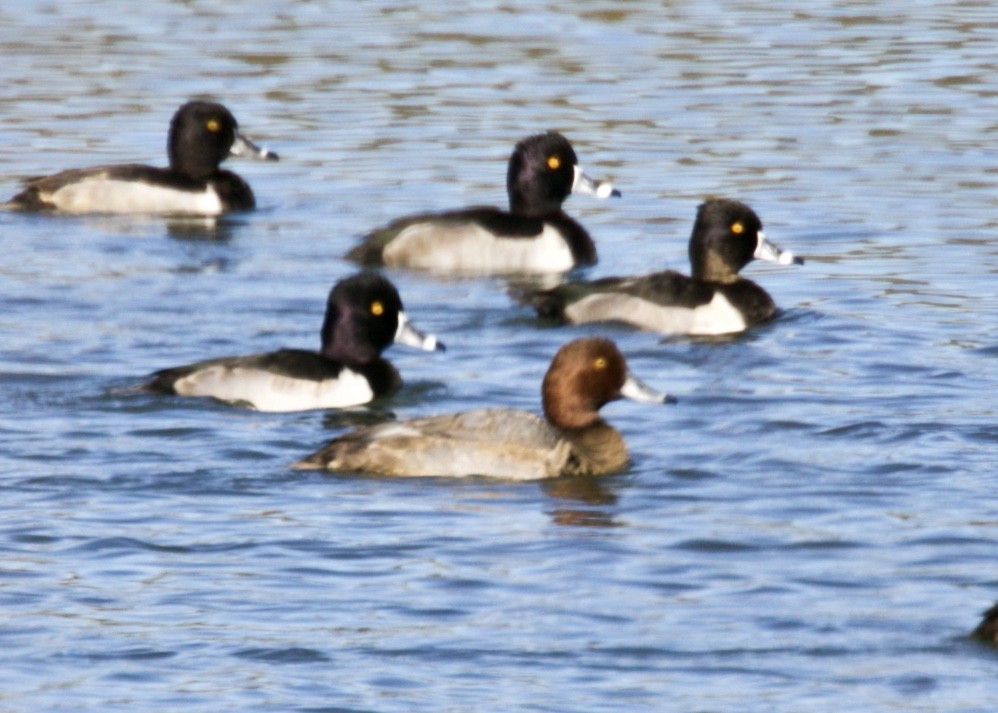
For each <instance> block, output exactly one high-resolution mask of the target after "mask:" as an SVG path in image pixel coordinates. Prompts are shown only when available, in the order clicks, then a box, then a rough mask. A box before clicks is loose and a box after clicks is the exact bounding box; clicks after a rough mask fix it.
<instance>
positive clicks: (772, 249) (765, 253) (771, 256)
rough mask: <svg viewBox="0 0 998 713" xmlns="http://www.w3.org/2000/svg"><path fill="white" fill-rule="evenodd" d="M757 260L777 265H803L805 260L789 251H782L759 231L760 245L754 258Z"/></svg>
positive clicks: (757, 246)
mask: <svg viewBox="0 0 998 713" xmlns="http://www.w3.org/2000/svg"><path fill="white" fill-rule="evenodd" d="M752 257H754V258H755V259H756V260H765V261H766V262H775V263H776V264H777V265H803V264H804V258H802V257H797V256H796V255H794V254H793V253H792V252H790V251H789V250H780V249H779V248H778V247H776V245H774V244H773V243H771V242H769V240H767V239H766V234H765V233H763V232H762V231H761V230H760V231H759V243H758V244H757V245H756V248H755V254H754V255H753V256H752Z"/></svg>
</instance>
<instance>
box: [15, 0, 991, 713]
mask: <svg viewBox="0 0 998 713" xmlns="http://www.w3.org/2000/svg"><path fill="white" fill-rule="evenodd" d="M125 8H126V6H125V5H122V4H121V3H107V2H88V3H50V4H45V3H40V4H36V5H35V6H34V7H33V8H32V9H28V7H27V6H22V5H20V4H8V5H4V6H2V7H0V47H2V48H3V62H2V64H0V100H2V106H3V111H2V113H3V119H2V121H0V145H2V149H0V190H2V192H3V194H4V197H6V196H7V195H10V194H13V192H14V191H15V190H16V188H17V181H18V180H19V179H20V178H21V177H24V176H28V175H35V174H41V173H46V172H50V171H53V170H56V169H59V168H64V167H71V166H83V165H90V164H95V163H102V162H111V161H133V160H141V161H148V162H155V163H160V162H162V161H163V160H164V159H163V153H164V151H163V148H164V140H165V130H166V124H167V122H168V120H169V117H170V115H171V114H172V112H173V110H174V109H175V107H176V106H177V105H179V104H180V103H181V102H182V101H184V100H185V99H187V98H190V97H193V96H213V97H216V98H218V99H220V100H222V101H224V102H226V103H227V104H228V105H229V106H230V107H231V108H232V109H233V110H234V112H235V113H236V115H237V117H238V118H239V120H240V122H241V125H242V127H243V128H244V129H245V131H246V132H247V133H248V134H249V135H251V136H252V137H254V138H255V139H257V140H258V141H259V142H261V143H263V144H265V145H267V146H269V147H270V148H272V149H274V150H276V151H278V152H279V153H280V154H281V155H282V157H283V159H284V160H283V161H282V162H281V163H279V164H252V163H238V164H237V163H235V162H234V163H233V165H232V168H234V169H235V170H237V171H239V172H240V173H241V174H242V175H244V176H245V177H246V178H247V179H248V180H250V182H251V183H252V184H253V186H254V189H255V190H256V193H257V196H258V199H259V201H260V203H261V209H260V210H259V211H257V212H256V213H254V214H252V215H250V216H244V217H239V218H236V219H233V220H231V221H226V222H225V223H224V224H223V225H222V226H219V227H216V228H204V227H200V226H197V225H190V224H187V225H177V224H170V223H167V222H164V221H162V220H156V219H141V218H121V219H117V218H82V219H60V218H44V217H37V216H21V215H10V214H4V215H0V249H2V257H0V335H2V339H0V395H2V398H0V485H2V489H3V497H2V500H0V548H2V559H0V617H2V619H0V645H2V651H3V653H2V654H0V662H2V665H0V710H3V711H5V712H6V711H12V712H15V711H16V712H22V711H23V712H27V711H43V710H44V711H80V710H94V711H98V710H99V711H112V710H147V711H152V710H156V711H160V710H184V711H188V712H191V713H193V712H194V711H220V710H240V711H413V710H432V711H455V712H456V711H498V710H524V711H559V712H561V711H635V710H642V711H666V710H676V711H801V710H814V711H872V710H877V711H881V710H883V711H887V710H903V711H972V710H991V709H992V708H993V706H994V701H995V700H996V694H998V675H996V668H998V652H996V651H995V650H993V649H988V648H984V647H980V646H977V645H975V644H973V643H971V642H969V641H968V640H967V639H966V637H965V634H966V632H967V631H969V630H970V629H971V628H972V627H973V626H974V625H975V623H976V620H977V618H978V615H979V613H980V612H981V611H983V610H984V609H985V608H986V607H988V606H989V605H990V604H992V603H993V602H994V601H995V600H998V568H996V557H995V553H996V539H998V504H996V499H995V483H996V465H998V456H996V453H998V428H996V422H995V418H996V401H995V392H996V390H998V365H996V358H998V319H996V316H998V288H996V285H998V248H996V247H995V229H996V227H998V220H996V217H995V216H996V206H998V192H996V185H998V178H996V171H998V169H996V165H998V162H996V160H995V159H996V156H998V153H996V150H995V140H996V135H998V119H996V116H998V112H996V108H998V104H996V101H998V80H996V76H998V71H996V70H998V54H996V50H995V42H994V37H995V35H996V32H998V10H996V9H995V8H994V7H993V5H992V4H991V3H985V2H970V1H966V2H879V3H878V2H862V3H855V2H826V1H821V0H819V1H818V2H806V3H792V4H783V3H769V4H760V3H749V2H731V3H715V2H704V1H700V2H696V3H692V2H691V3H678V2H663V3H657V2H650V1H640V2H629V3H618V2H609V1H607V2H574V3H560V2H544V3H534V2H520V1H519V0H512V1H510V2H493V1H491V0H485V1H484V2H475V3H470V4H466V5H464V6H460V7H452V6H451V4H439V5H438V6H426V4H425V3H413V4H405V3H394V2H377V3H353V2H318V1H317V2H291V3H284V4H278V5H275V4H273V3H263V2H256V1H255V0H245V1H244V2H242V3H225V4H221V3H207V2H162V1H155V0H154V1H150V2H144V3H129V4H128V5H127V10H126V9H125ZM547 128H557V129H560V130H561V131H563V132H564V133H566V134H567V135H568V136H569V137H570V138H571V139H572V140H573V141H574V143H575V145H576V149H577V151H578V153H579V155H580V157H581V159H582V162H583V164H584V165H585V166H586V167H587V169H589V170H590V172H591V173H593V174H595V175H599V176H603V177H607V178H611V179H612V180H614V181H615V182H616V183H617V184H618V186H619V187H620V188H621V189H622V190H623V192H624V198H623V199H622V200H620V201H617V202H612V203H611V202H605V203H601V202H596V201H593V200H590V199H586V198H584V197H577V198H572V199H571V201H570V202H569V206H568V207H569V210H570V211H571V212H572V213H573V214H574V215H576V216H578V217H579V218H580V220H582V221H583V222H584V223H585V224H586V225H587V226H588V227H589V228H590V230H591V232H592V233H593V235H594V236H595V238H596V241H597V243H598V246H599V249H600V254H601V262H600V264H599V265H598V266H597V267H596V268H594V269H593V270H591V271H590V274H591V275H594V276H595V275H608V274H622V273H628V272H640V271H645V270H649V269H651V268H652V267H656V268H664V267H673V268H679V269H685V267H686V257H685V255H686V248H685V244H686V238H687V236H688V234H689V229H690V225H691V223H692V218H693V214H694V211H695V208H696V205H697V203H698V202H699V201H700V200H702V198H703V197H704V196H707V195H724V196H730V197H737V198H741V199H743V200H745V201H747V202H749V203H750V204H752V205H753V206H754V207H755V208H756V209H757V210H758V212H759V213H760V214H761V216H762V218H763V220H764V222H765V223H766V229H767V234H768V235H769V236H770V237H771V238H773V239H774V240H775V241H776V242H777V243H779V244H780V245H782V246H783V247H785V248H789V249H792V250H794V251H795V252H797V253H799V254H802V255H805V256H806V257H807V258H808V263H807V265H805V266H804V267H803V268H800V269H786V268H783V269H781V268H769V267H765V266H759V265H753V266H751V267H750V268H749V269H748V273H749V275H750V276H751V277H753V278H755V279H757V280H758V281H759V282H760V283H762V284H763V285H765V286H766V287H767V289H769V290H770V292H771V293H772V294H773V295H774V297H775V299H776V300H777V302H778V303H779V304H780V305H781V306H782V307H783V308H784V310H785V311H784V313H783V314H782V315H781V317H780V318H779V319H778V320H777V321H776V322H774V323H772V324H770V325H767V326H766V327H764V328H762V329H759V330H757V331H755V332H753V333H751V334H749V335H747V336H744V337H742V338H739V339H734V340H730V341H725V342H720V343H712V342H702V341H691V340H685V339H678V340H669V341H660V340H659V339H658V338H657V337H655V336H654V335H650V334H643V333H637V332H633V331H630V330H627V329H624V328H621V327H601V328H597V327H592V328H589V327H586V328H579V327H577V328H566V329H555V328H551V326H550V325H543V324H538V323H537V322H536V321H535V320H534V318H533V317H532V315H531V314H530V313H528V312H527V311H526V310H524V309H522V308H520V307H517V306H515V305H513V304H512V303H511V301H510V300H509V299H508V298H507V297H506V295H505V294H504V292H503V285H502V284H501V283H500V282H498V281H494V280H470V281H441V280H435V279H431V278H428V277H424V276H420V275H414V274H406V273H393V274H391V277H392V279H393V280H395V281H396V283H397V284H398V285H399V287H400V290H401V292H402V295H403V299H404V300H405V302H406V304H407V308H408V311H409V313H410V316H411V317H412V318H413V320H414V321H416V322H417V323H418V324H419V325H420V326H422V327H424V328H425V329H428V330H431V331H434V332H436V333H437V334H438V335H439V336H440V337H441V338H443V339H444V340H446V341H447V343H448V346H449V347H450V349H449V351H448V352H447V353H446V354H444V355H429V354H423V353H417V352H412V351H407V350H404V349H395V350H392V352H391V356H392V359H393V360H394V361H395V363H396V364H397V365H398V366H399V368H400V369H401V370H402V372H403V374H404V375H405V377H406V379H407V386H406V388H405V390H404V391H403V392H402V393H401V394H400V395H399V396H398V397H397V398H396V399H394V400H392V401H390V402H388V403H386V404H384V405H382V406H381V407H380V408H377V409H372V410H365V409H361V410H358V411H356V412H351V413H346V414H342V413H339V414H338V413H304V414H290V415H288V414H258V413H252V412H246V411H241V410H238V409H233V408H229V407H225V406H222V405H218V404H212V403H203V402H200V401H184V400H175V399H174V400H171V399H161V398H153V397H150V396H144V395H136V394H134V393H131V392H130V391H129V390H128V389H129V387H130V386H132V385H133V384H135V383H136V382H137V381H139V379H140V378H141V377H142V376H143V375H144V374H146V373H147V372H149V371H151V370H152V369H155V368H159V367H163V366H169V365H174V364H179V363H184V362H186V361H190V360H194V359H197V358H202V357H207V356H216V355H223V354H232V353H249V352H253V351H257V350H266V349H271V348H275V347H277V346H281V345H294V346H303V347H307V346H310V345H315V344H316V342H317V339H318V334H317V332H318V327H319V325H320V320H321V315H322V308H323V303H324V298H325V293H326V291H327V290H328V288H329V286H330V285H331V284H332V283H333V282H334V281H335V280H337V279H338V278H340V277H342V276H344V275H346V274H348V273H349V272H351V271H352V267H351V266H350V265H348V264H346V263H344V262H343V261H342V260H341V259H340V256H341V255H342V254H343V253H344V252H345V251H346V249H347V248H348V247H349V246H351V245H352V244H353V242H354V240H355V238H356V236H357V235H359V234H360V233H362V232H363V231H364V230H365V229H368V228H370V227H373V226H376V225H378V224H381V223H383V222H385V221H386V220H387V219H389V218H391V217H393V216H397V215H401V214H404V213H406V212H410V211H413V210H417V209H430V208H440V209H443V208H451V207H457V206H461V205H467V204H477V203H502V202H503V201H504V199H505V197H504V195H503V185H504V177H505V160H506V157H507V155H508V153H509V150H510V148H511V146H512V144H513V143H514V142H515V141H516V140H518V139H519V138H521V137H522V136H524V135H527V134H530V133H533V132H536V131H539V130H543V129H547ZM588 333H605V334H610V335H611V336H612V337H613V338H614V339H616V340H617V342H618V343H619V344H620V346H621V347H622V349H623V351H624V352H625V353H626V354H627V355H628V357H629V359H630V361H631V366H632V368H633V370H634V371H635V372H636V373H638V374H639V375H641V376H642V377H643V378H644V379H645V380H646V381H647V382H649V383H650V384H652V385H654V386H656V387H659V388H662V389H668V390H670V391H671V392H673V393H675V394H677V395H678V396H679V398H680V403H679V405H678V406H676V407H674V408H670V409H665V408H661V409H656V408H654V407H650V406H647V405H641V404H632V403H618V404H613V405H611V406H609V407H607V409H605V412H606V415H607V416H608V417H609V418H610V419H611V420H612V421H613V422H614V423H615V424H617V425H618V426H619V427H620V429H621V430H622V431H623V432H624V433H625V435H626V437H627V439H628V442H629V444H630V447H631V450H632V452H633V455H634V463H633V466H632V467H631V468H630V469H629V470H628V471H627V472H625V473H622V474H620V475H616V476H613V477H609V478H605V479H602V480H599V481H595V482H582V483H576V482H560V481H555V482H550V483H545V484H537V483H532V484H515V483H505V482H485V481H475V480H473V481H467V482H453V481H448V480H422V481H418V482H411V481H395V480H387V479H371V478H360V477H329V476H325V475H322V474H317V473H311V472H309V473H302V472H296V471H289V470H288V469H287V467H286V466H287V464H288V463H290V462H292V461H293V460H295V459H297V458H299V457H301V456H303V455H304V454H306V453H307V452H309V451H310V450H311V449H313V448H314V447H316V446H317V445H319V444H320V443H322V442H323V441H324V440H325V439H327V438H329V437H330V436H331V435H332V434H334V433H336V432H337V431H338V429H341V428H343V427H346V426H349V425H352V424H356V423H363V422H370V421H373V420H379V419H383V418H389V417H393V416H410V415H414V414H421V413H430V412H437V411H445V410H455V409H458V408H464V407H470V406H475V405H489V404H493V405H494V404H509V405H513V406H519V407H523V408H536V405H537V401H538V393H537V392H538V384H539V381H540V378H541V375H542V373H543V371H544V369H545V367H546V365H547V361H548V359H549V358H550V356H551V354H553V352H554V351H555V350H556V349H557V347H558V346H559V345H560V344H562V343H563V342H564V341H566V340H568V339H569V338H571V337H573V336H578V335H579V334H588Z"/></svg>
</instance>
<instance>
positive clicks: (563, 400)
mask: <svg viewBox="0 0 998 713" xmlns="http://www.w3.org/2000/svg"><path fill="white" fill-rule="evenodd" d="M541 394H542V401H543V406H544V415H545V417H546V418H543V419H542V418H540V417H539V416H537V415H536V414H533V413H530V412H528V411H520V410H517V409H510V408H485V409H477V410H474V411H466V412H463V413H457V414H452V415H446V416H430V417H427V418H417V419H414V420H411V421H401V422H393V423H384V424H379V425H377V426H370V427H367V428H362V429H360V430H357V431H354V432H352V433H348V434H346V435H344V436H340V437H339V438H336V439H334V440H333V441H331V442H330V443H329V444H328V445H326V446H325V447H324V448H322V449H321V450H319V451H317V452H316V453H314V454H312V455H310V456H308V457H307V458H305V459H304V460H302V461H300V462H298V463H296V464H295V467H297V468H310V469H327V470H333V471H354V472H366V473H373V474H378V475H400V476H449V477H461V476H471V475H480V476H491V477H497V478H511V479H515V480H536V479H540V478H551V477H557V476H563V475H601V474H604V473H610V472H613V471H616V470H620V469H621V468H624V467H625V466H626V465H627V463H628V454H627V446H626V444H625V443H624V439H623V437H622V436H621V435H620V433H619V432H618V431H617V430H616V429H614V428H613V427H612V426H610V425H609V424H607V423H606V422H605V421H604V420H603V419H602V418H601V417H600V415H599V409H600V407H601V406H603V404H605V403H607V402H608V401H612V400H614V399H617V398H620V397H622V396H623V397H626V398H631V399H634V400H637V401H648V402H654V403H667V402H670V401H675V399H672V398H671V397H668V396H666V395H664V394H660V393H657V392H655V391H652V390H651V389H649V388H648V387H647V386H645V385H643V384H641V383H640V382H639V381H637V380H636V379H635V378H634V377H633V376H632V375H631V374H630V372H629V371H628V369H627V364H626V362H625V361H624V357H623V356H622V355H621V353H620V351H619V350H618V349H617V347H616V345H614V343H613V342H611V341H610V340H608V339H601V338H587V339H577V340H575V341H573V342H569V343H568V344H566V345H565V346H563V347H562V348H561V349H560V350H559V351H558V353H557V354H555V356H554V359H553V360H552V362H551V366H550V368H549V369H548V371H547V374H546V375H545V376H544V382H543V384H542V387H541Z"/></svg>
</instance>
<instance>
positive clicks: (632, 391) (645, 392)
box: [620, 372, 676, 404]
mask: <svg viewBox="0 0 998 713" xmlns="http://www.w3.org/2000/svg"><path fill="white" fill-rule="evenodd" d="M620 395H621V396H623V397H624V398H625V399H630V400H631V401H641V402H642V403H646V404H674V403H676V397H675V396H670V395H669V394H663V393H662V392H661V391H656V390H655V389H653V388H651V387H650V386H648V385H647V384H645V383H644V382H642V381H641V380H640V379H638V378H637V377H636V376H634V374H632V373H631V372H627V376H626V377H625V378H624V385H623V386H622V387H621V389H620Z"/></svg>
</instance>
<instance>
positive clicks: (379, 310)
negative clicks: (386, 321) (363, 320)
mask: <svg viewBox="0 0 998 713" xmlns="http://www.w3.org/2000/svg"><path fill="white" fill-rule="evenodd" d="M384 313H385V306H384V305H383V304H381V303H380V302H372V303H371V314H373V315H374V316H375V317H380V316H381V315H383V314H384Z"/></svg>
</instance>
